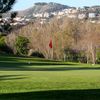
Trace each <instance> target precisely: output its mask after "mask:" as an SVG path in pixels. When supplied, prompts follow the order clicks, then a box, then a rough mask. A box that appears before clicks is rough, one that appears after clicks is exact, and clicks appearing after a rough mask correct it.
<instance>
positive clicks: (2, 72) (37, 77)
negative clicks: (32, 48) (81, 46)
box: [0, 56, 100, 100]
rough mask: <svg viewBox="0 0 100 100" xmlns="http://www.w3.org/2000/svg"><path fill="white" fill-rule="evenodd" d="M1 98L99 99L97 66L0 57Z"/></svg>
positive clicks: (99, 85) (99, 75)
mask: <svg viewBox="0 0 100 100" xmlns="http://www.w3.org/2000/svg"><path fill="white" fill-rule="evenodd" d="M0 100H100V65H95V66H92V65H86V64H77V63H67V62H54V61H48V60H44V59H35V58H21V57H8V56H0Z"/></svg>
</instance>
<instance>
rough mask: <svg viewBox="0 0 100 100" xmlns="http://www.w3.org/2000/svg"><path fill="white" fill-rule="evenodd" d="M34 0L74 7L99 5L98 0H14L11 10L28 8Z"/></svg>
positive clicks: (99, 1)
mask: <svg viewBox="0 0 100 100" xmlns="http://www.w3.org/2000/svg"><path fill="white" fill-rule="evenodd" d="M35 2H57V3H61V4H65V5H68V6H75V7H82V6H92V5H100V0H16V3H15V5H14V6H13V10H23V9H26V8H29V7H31V6H33V5H34V3H35Z"/></svg>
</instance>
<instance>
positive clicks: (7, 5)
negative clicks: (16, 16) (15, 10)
mask: <svg viewBox="0 0 100 100" xmlns="http://www.w3.org/2000/svg"><path fill="white" fill-rule="evenodd" d="M14 3H15V0H0V14H2V13H6V12H7V11H9V10H11V9H12V6H13V4H14Z"/></svg>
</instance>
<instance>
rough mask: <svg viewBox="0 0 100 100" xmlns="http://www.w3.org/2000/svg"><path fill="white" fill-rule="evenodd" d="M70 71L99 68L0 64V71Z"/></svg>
mask: <svg viewBox="0 0 100 100" xmlns="http://www.w3.org/2000/svg"><path fill="white" fill-rule="evenodd" d="M51 65H52V67H51ZM56 65H57V66H56ZM61 65H64V66H61ZM68 66H69V67H68ZM72 66H73V67H72ZM71 70H100V67H78V66H77V65H76V64H61V63H60V64H59V63H55V64H54V63H49V62H48V63H43V62H34V63H31V64H29V63H13V62H0V71H71Z"/></svg>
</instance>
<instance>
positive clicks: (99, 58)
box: [97, 49, 100, 64]
mask: <svg viewBox="0 0 100 100" xmlns="http://www.w3.org/2000/svg"><path fill="white" fill-rule="evenodd" d="M97 63H99V64H100V49H98V50H97Z"/></svg>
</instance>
